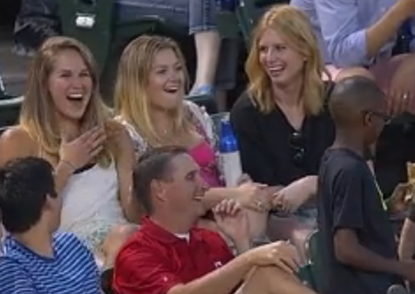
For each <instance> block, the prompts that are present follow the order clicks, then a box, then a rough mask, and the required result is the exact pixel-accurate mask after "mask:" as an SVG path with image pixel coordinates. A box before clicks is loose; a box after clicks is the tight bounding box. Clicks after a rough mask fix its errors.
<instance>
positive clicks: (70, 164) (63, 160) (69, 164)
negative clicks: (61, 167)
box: [60, 159, 76, 171]
mask: <svg viewBox="0 0 415 294" xmlns="http://www.w3.org/2000/svg"><path fill="white" fill-rule="evenodd" d="M60 162H62V163H63V164H65V165H66V166H69V167H70V168H71V169H72V170H73V171H76V167H75V165H73V163H72V162H70V161H67V160H65V159H61V160H60Z"/></svg>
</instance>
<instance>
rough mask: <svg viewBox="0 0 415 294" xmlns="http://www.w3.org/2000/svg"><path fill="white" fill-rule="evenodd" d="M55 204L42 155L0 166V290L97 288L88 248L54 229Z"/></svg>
mask: <svg viewBox="0 0 415 294" xmlns="http://www.w3.org/2000/svg"><path fill="white" fill-rule="evenodd" d="M61 206H62V199H61V198H60V197H59V196H58V195H57V193H56V192H55V185H54V177H53V169H52V166H51V165H50V164H49V163H48V162H47V161H45V160H44V159H41V158H34V157H26V158H21V159H16V160H12V161H10V162H9V163H8V164H7V165H6V166H5V167H4V168H2V169H1V170H0V211H1V217H2V222H3V225H4V228H5V230H6V231H7V232H8V235H7V236H6V237H5V239H4V240H3V244H2V246H1V253H0V277H1V282H0V294H12V293H16V294H17V293H19V294H29V293H33V294H50V293H59V294H65V293H68V294H69V293H71V294H98V293H100V287H99V272H98V269H97V267H96V264H95V260H94V258H93V255H92V253H91V252H89V251H88V250H87V249H86V247H85V246H84V245H83V244H82V243H81V241H79V240H78V239H77V238H76V237H75V236H74V235H72V234H70V233H59V232H57V233H56V232H55V231H56V230H57V228H58V226H59V222H60V211H61Z"/></svg>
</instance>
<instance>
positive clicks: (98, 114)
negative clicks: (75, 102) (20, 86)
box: [19, 37, 112, 166]
mask: <svg viewBox="0 0 415 294" xmlns="http://www.w3.org/2000/svg"><path fill="white" fill-rule="evenodd" d="M65 50H74V51H76V52H77V53H78V54H79V55H80V56H81V58H82V59H83V61H84V63H85V65H86V67H87V69H88V72H89V74H90V76H91V79H92V83H93V90H92V94H91V99H90V101H89V104H88V106H87V107H86V110H85V113H84V116H83V117H82V119H81V132H84V131H86V130H89V129H91V128H92V127H95V126H100V127H105V128H106V130H108V127H110V128H111V126H110V125H111V124H108V123H107V122H108V118H109V112H108V109H107V108H106V106H105V105H104V103H103V102H102V99H101V96H100V94H99V84H98V75H97V71H96V67H95V62H94V59H93V57H92V54H91V52H90V51H89V50H88V48H87V47H86V46H85V45H83V44H82V43H80V42H78V41H77V40H75V39H72V38H68V37H52V38H49V39H48V40H46V41H45V43H44V44H43V45H42V46H41V47H40V48H39V50H38V51H37V53H36V55H35V57H34V59H33V61H32V63H31V67H30V69H29V74H28V83H27V90H26V94H25V98H24V100H23V104H22V108H21V111H20V118H19V124H20V126H21V127H22V128H23V129H24V130H26V131H27V132H28V134H29V135H30V136H31V137H32V138H33V139H34V140H35V141H36V142H38V144H39V145H40V148H41V150H42V151H44V152H45V153H46V154H48V155H50V156H52V157H54V158H56V159H59V148H60V144H61V136H60V130H59V127H58V126H59V124H58V123H57V118H56V115H55V114H56V112H55V104H54V102H53V100H52V97H51V95H50V92H49V90H48V79H49V77H50V74H51V73H52V71H53V69H54V64H55V62H56V58H57V56H58V55H59V54H60V53H61V52H63V51H65ZM107 135H108V134H107ZM107 141H108V140H107ZM110 149H111V148H110V146H109V145H108V142H107V144H106V145H105V146H104V149H103V151H102V152H101V153H100V154H99V155H98V157H97V160H98V163H99V164H100V165H102V166H108V165H109V164H110V163H111V160H112V159H111V158H112V152H111V151H110Z"/></svg>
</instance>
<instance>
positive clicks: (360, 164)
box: [317, 149, 401, 294]
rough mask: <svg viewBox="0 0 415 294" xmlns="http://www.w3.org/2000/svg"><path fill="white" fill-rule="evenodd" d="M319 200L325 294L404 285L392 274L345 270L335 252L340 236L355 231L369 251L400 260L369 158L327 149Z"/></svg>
mask: <svg viewBox="0 0 415 294" xmlns="http://www.w3.org/2000/svg"><path fill="white" fill-rule="evenodd" d="M317 199H318V200H317V201H318V225H319V230H320V246H321V248H320V249H321V250H320V252H321V256H322V266H323V271H324V273H325V274H326V277H325V279H324V285H323V294H343V293H344V294H351V293H353V294H385V293H386V291H387V289H388V288H389V286H391V285H392V284H394V283H400V282H401V281H400V279H399V278H398V277H396V276H394V275H391V274H387V273H378V272H368V271H364V270H361V269H359V268H355V267H351V266H348V265H344V264H342V263H341V262H339V261H338V260H337V259H336V256H335V253H334V235H335V234H336V231H337V230H338V229H351V230H354V231H355V232H356V234H357V237H358V239H359V243H360V244H361V245H362V246H364V247H365V248H367V249H368V250H371V251H372V252H375V253H377V254H378V255H380V256H382V257H384V258H388V259H397V258H398V257H397V248H396V242H395V239H394V234H393V230H392V226H391V224H390V222H389V217H388V213H387V212H386V211H385V209H384V208H383V205H382V201H381V198H380V195H379V191H378V189H377V187H376V184H375V181H374V177H373V174H372V172H371V171H370V169H369V167H368V166H367V164H366V162H365V160H364V158H363V157H361V156H359V155H358V154H356V153H354V152H352V151H350V150H347V149H328V150H327V151H326V153H325V154H324V156H323V158H322V162H321V166H320V173H319V184H318V196H317Z"/></svg>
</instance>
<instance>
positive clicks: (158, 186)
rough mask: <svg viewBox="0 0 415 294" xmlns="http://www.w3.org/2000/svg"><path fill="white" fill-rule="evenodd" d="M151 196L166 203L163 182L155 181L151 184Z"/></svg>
mask: <svg viewBox="0 0 415 294" xmlns="http://www.w3.org/2000/svg"><path fill="white" fill-rule="evenodd" d="M150 190H151V194H152V195H154V196H155V197H156V199H157V200H158V201H160V202H165V201H166V187H165V184H164V183H163V182H162V181H157V180H153V181H151V184H150Z"/></svg>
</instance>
